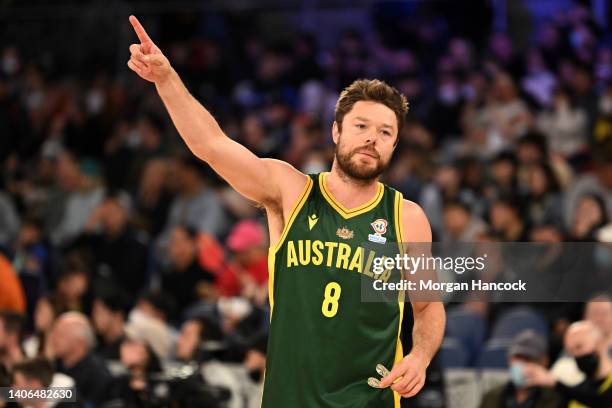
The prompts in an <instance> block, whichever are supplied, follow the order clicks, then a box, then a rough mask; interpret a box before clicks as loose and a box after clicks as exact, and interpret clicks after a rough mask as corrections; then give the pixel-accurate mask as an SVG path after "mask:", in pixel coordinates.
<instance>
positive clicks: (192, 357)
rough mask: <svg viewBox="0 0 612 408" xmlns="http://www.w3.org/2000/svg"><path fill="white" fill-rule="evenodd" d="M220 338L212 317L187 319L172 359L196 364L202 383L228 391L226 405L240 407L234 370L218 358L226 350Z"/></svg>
mask: <svg viewBox="0 0 612 408" xmlns="http://www.w3.org/2000/svg"><path fill="white" fill-rule="evenodd" d="M222 340H223V333H222V332H221V329H220V328H219V326H218V325H217V324H216V323H215V322H214V321H213V320H212V319H209V318H196V319H190V320H187V321H186V322H185V323H183V326H182V328H181V332H180V334H179V337H178V339H177V342H176V353H175V354H176V358H177V359H178V360H179V361H181V362H183V363H196V364H198V365H199V366H200V373H201V375H202V380H203V381H204V383H206V384H210V385H213V386H218V387H222V388H226V389H228V390H229V391H230V395H231V397H230V400H229V401H228V405H227V406H228V408H241V407H243V405H242V399H241V386H240V382H239V381H238V379H237V378H236V376H235V375H234V372H233V371H232V370H231V369H229V368H228V366H227V365H226V364H225V363H223V362H222V361H221V360H222V359H223V357H224V354H225V351H226V345H225V344H224V343H223V342H222Z"/></svg>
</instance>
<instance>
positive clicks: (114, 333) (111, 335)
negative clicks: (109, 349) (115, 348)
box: [104, 321, 123, 344]
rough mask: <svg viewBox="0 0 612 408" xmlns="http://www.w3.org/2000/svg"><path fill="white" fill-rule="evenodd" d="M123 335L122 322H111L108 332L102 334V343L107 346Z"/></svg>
mask: <svg viewBox="0 0 612 408" xmlns="http://www.w3.org/2000/svg"><path fill="white" fill-rule="evenodd" d="M122 335H123V321H118V322H113V323H112V324H111V326H110V327H109V328H108V331H107V332H106V333H104V341H105V342H106V343H107V344H110V343H113V342H114V341H116V340H117V339H119V338H121V336H122Z"/></svg>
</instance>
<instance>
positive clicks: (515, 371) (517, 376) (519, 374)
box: [510, 363, 527, 387]
mask: <svg viewBox="0 0 612 408" xmlns="http://www.w3.org/2000/svg"><path fill="white" fill-rule="evenodd" d="M510 381H512V384H514V385H515V386H517V387H523V386H525V385H526V384H527V379H526V378H525V375H524V374H523V365H522V364H519V363H514V364H512V365H511V366H510Z"/></svg>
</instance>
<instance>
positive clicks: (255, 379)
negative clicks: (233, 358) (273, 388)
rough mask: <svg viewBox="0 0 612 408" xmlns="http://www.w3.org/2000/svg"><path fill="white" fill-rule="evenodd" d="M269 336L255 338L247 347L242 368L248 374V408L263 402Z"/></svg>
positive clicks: (246, 384)
mask: <svg viewBox="0 0 612 408" xmlns="http://www.w3.org/2000/svg"><path fill="white" fill-rule="evenodd" d="M267 345H268V336H266V335H263V334H260V335H258V336H255V337H254V338H253V340H252V341H251V342H250V344H249V345H248V347H247V351H246V355H245V358H244V361H243V362H242V366H243V367H244V369H245V370H246V372H247V375H248V378H249V380H247V381H245V384H244V389H245V391H244V392H245V400H246V401H247V405H246V406H247V407H248V408H255V407H257V406H258V404H259V401H261V396H262V394H263V379H264V372H265V369H266V349H267Z"/></svg>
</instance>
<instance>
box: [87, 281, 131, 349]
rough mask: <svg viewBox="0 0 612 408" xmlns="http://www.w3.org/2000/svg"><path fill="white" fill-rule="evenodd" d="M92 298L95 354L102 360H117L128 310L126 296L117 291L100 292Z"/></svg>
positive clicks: (123, 336)
mask: <svg viewBox="0 0 612 408" xmlns="http://www.w3.org/2000/svg"><path fill="white" fill-rule="evenodd" d="M101 292H102V293H100V294H98V296H96V297H95V298H94V302H93V308H92V316H91V317H92V322H93V325H94V328H95V330H96V333H97V335H98V342H97V346H96V348H95V353H96V354H97V355H98V356H100V357H102V358H103V359H104V360H119V349H120V346H121V343H122V342H123V340H124V338H125V330H124V328H125V322H126V319H127V315H128V312H129V309H130V305H129V300H128V299H127V295H124V294H123V292H121V291H120V290H118V289H115V290H113V289H109V290H106V291H101Z"/></svg>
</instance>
